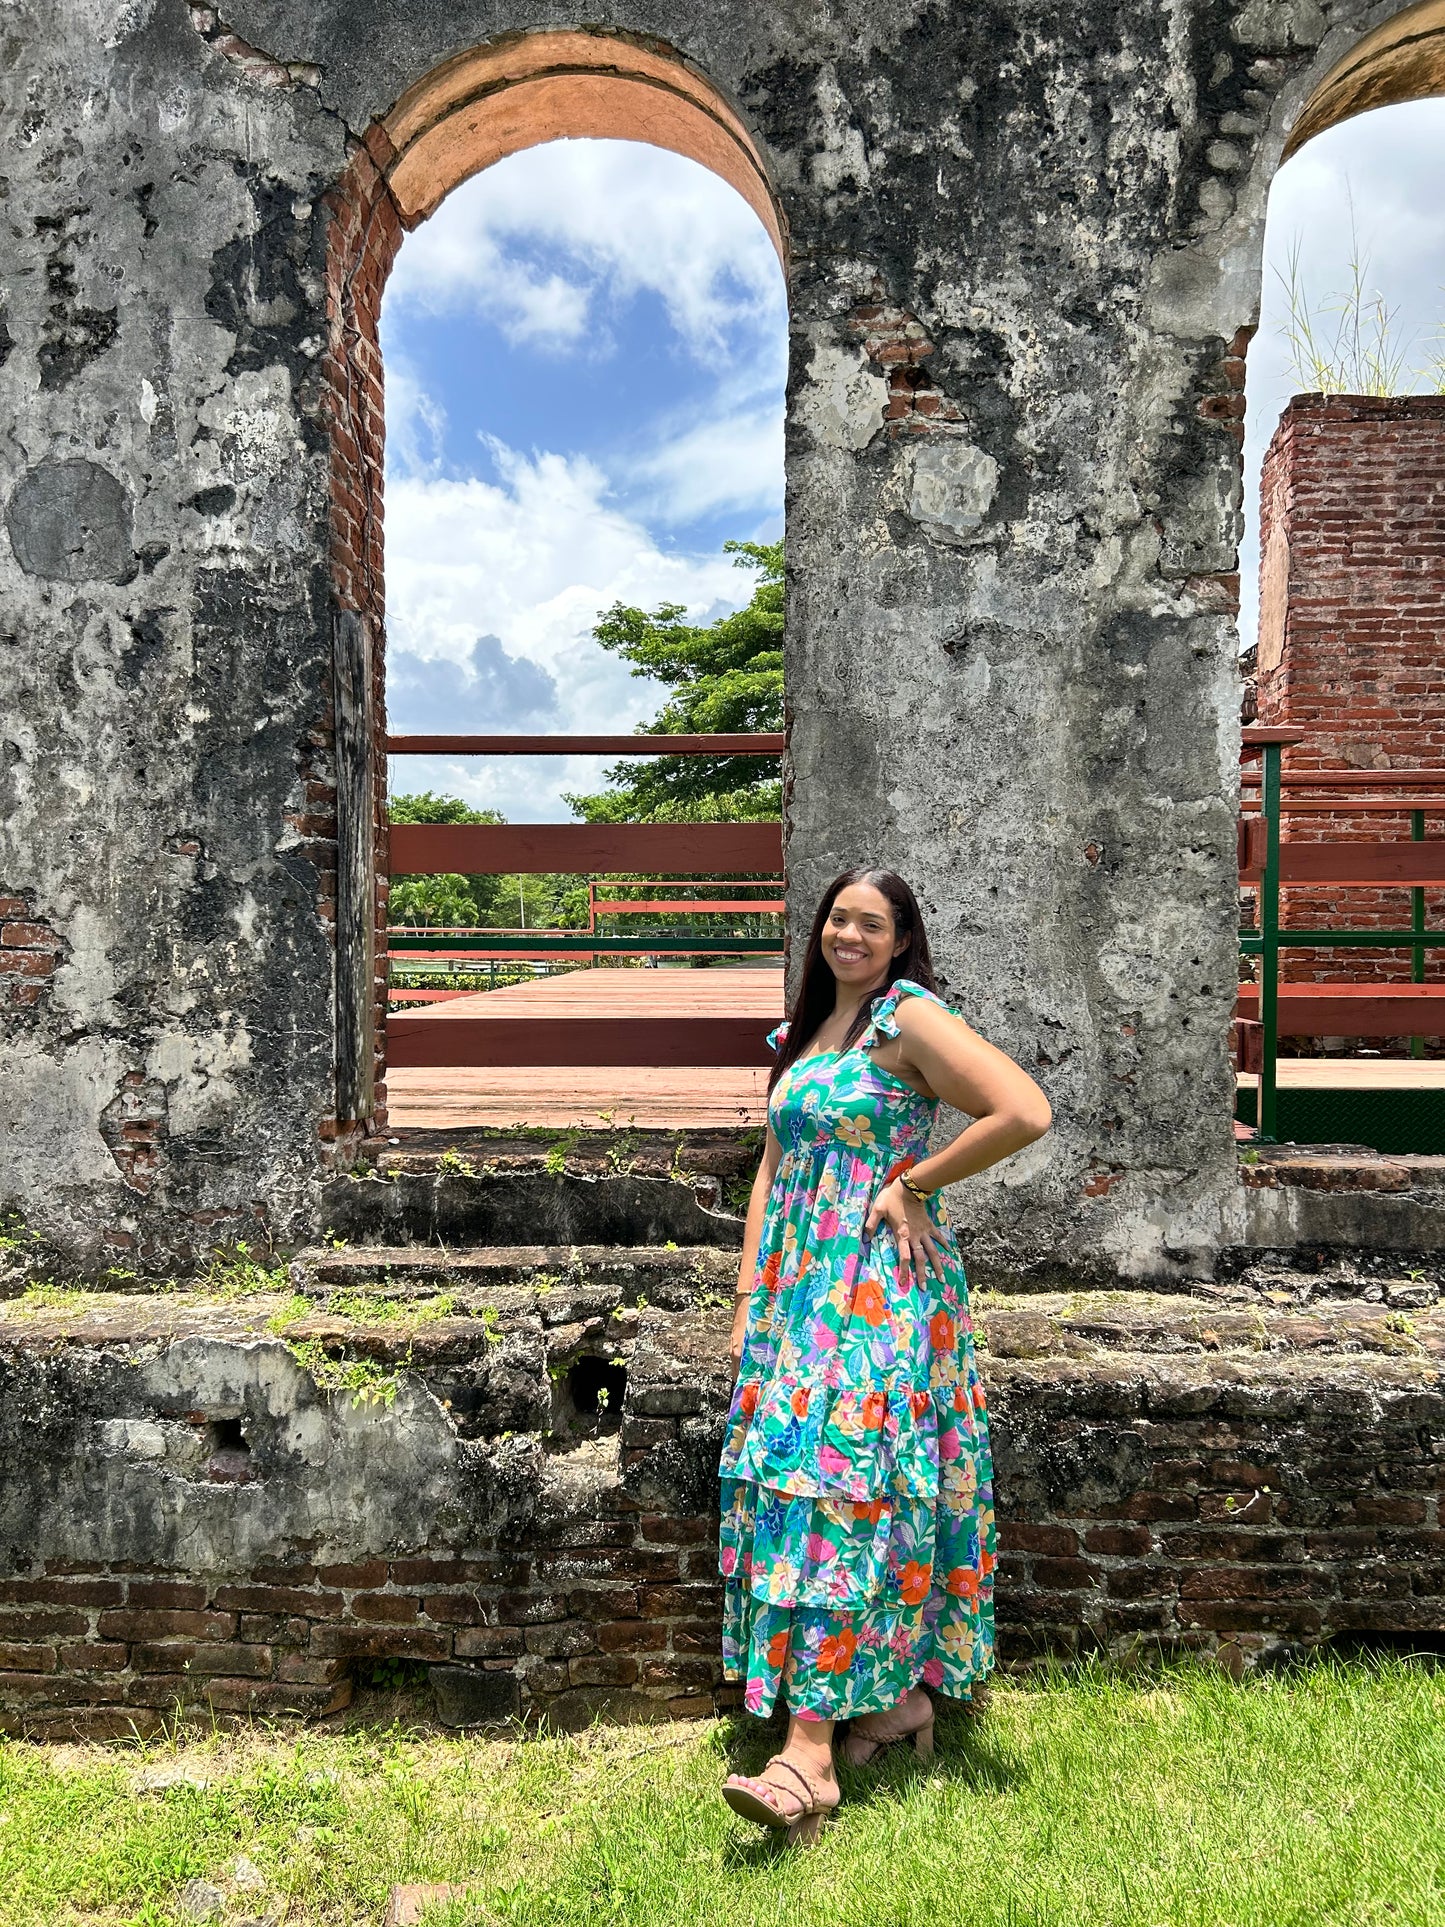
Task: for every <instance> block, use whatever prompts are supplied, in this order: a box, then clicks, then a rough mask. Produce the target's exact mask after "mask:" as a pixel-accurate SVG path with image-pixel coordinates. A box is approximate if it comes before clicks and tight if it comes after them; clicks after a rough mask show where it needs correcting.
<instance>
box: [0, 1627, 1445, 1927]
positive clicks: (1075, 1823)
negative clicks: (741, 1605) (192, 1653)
mask: <svg viewBox="0 0 1445 1927" xmlns="http://www.w3.org/2000/svg"><path fill="white" fill-rule="evenodd" d="M771 1739H772V1736H771V1735H770V1734H768V1733H767V1732H765V1731H764V1730H763V1729H760V1728H759V1727H758V1726H757V1725H756V1723H755V1722H752V1721H740V1722H737V1723H736V1724H734V1723H728V1722H723V1723H717V1724H707V1725H689V1726H674V1727H661V1728H658V1727H650V1728H638V1727H634V1728H630V1729H618V1728H612V1729H606V1728H599V1729H595V1730H594V1731H593V1732H591V1733H588V1734H585V1735H583V1736H581V1737H578V1738H555V1739H553V1738H543V1739H537V1738H523V1737H518V1738H513V1739H507V1738H503V1739H489V1740H459V1739H455V1738H443V1737H440V1736H439V1735H438V1734H437V1733H436V1732H435V1731H433V1730H429V1729H427V1728H426V1727H425V1726H424V1725H422V1724H420V1723H418V1724H416V1725H415V1726H408V1725H407V1724H405V1723H396V1724H392V1725H390V1726H387V1727H384V1728H382V1727H375V1726H373V1727H370V1728H367V1727H364V1726H356V1725H353V1726H352V1728H351V1729H350V1730H347V1731H317V1730H313V1731H310V1732H302V1731H297V1730H295V1729H289V1730H284V1731H282V1730H277V1729H261V1728H253V1729H250V1730H247V1731H245V1732H241V1733H223V1734H219V1733H218V1734H216V1735H213V1736H209V1737H205V1738H201V1739H195V1738H190V1739H186V1740H183V1741H181V1742H179V1743H177V1744H174V1745H169V1744H168V1745H158V1744H156V1743H154V1742H152V1743H151V1744H148V1745H139V1744H137V1745H132V1746H124V1745H121V1746H73V1747H63V1748H62V1747H56V1748H44V1747H39V1746H29V1745H23V1744H19V1743H15V1742H3V1741H0V1922H3V1923H4V1927H42V1923H43V1927H66V1924H68V1923H78V1922H87V1923H90V1922H95V1923H100V1922H104V1923H106V1924H107V1927H120V1924H121V1923H135V1924H136V1927H160V1923H167V1927H169V1923H171V1922H174V1921H176V1920H178V1919H180V1918H182V1916H181V1914H180V1913H179V1911H178V1896H179V1894H180V1890H181V1888H182V1887H183V1885H184V1883H185V1882H186V1881H187V1880H190V1879H195V1878H200V1879H204V1880H207V1881H209V1882H212V1883H213V1884H214V1885H215V1886H217V1887H219V1888H220V1889H222V1891H223V1892H224V1893H225V1895H226V1907H225V1910H224V1911H223V1912H222V1913H220V1914H218V1915H217V1916H216V1919H217V1920H218V1921H221V1920H227V1921H232V1922H234V1921H238V1920H241V1919H247V1918H255V1917H258V1916H259V1917H263V1918H264V1917H265V1916H267V1915H272V1916H274V1917H275V1918H277V1919H279V1920H283V1921H285V1922H286V1923H287V1927H299V1924H300V1923H304V1924H305V1927H342V1923H347V1924H348V1927H349V1924H350V1923H362V1922H365V1923H368V1927H374V1923H376V1922H377V1921H379V1919H380V1917H381V1910H382V1907H383V1905H384V1903H385V1899H386V1893H387V1889H388V1888H389V1887H390V1886H391V1884H392V1882H393V1881H399V1880H401V1881H424V1880H436V1881H443V1880H452V1881H456V1880H461V1879H467V1880H469V1881H470V1882H472V1883H473V1888H474V1892H475V1903H474V1904H471V1905H469V1906H466V1907H454V1908H451V1909H450V1910H447V1911H445V1912H442V1913H439V1914H438V1915H437V1916H436V1920H437V1922H438V1927H440V1924H441V1923H442V1922H446V1923H448V1927H453V1923H455V1927H461V1923H463V1922H484V1921H506V1922H510V1923H517V1924H518V1927H523V1924H525V1927H544V1923H545V1927H562V1924H563V1923H566V1924H567V1927H587V1923H601V1922H607V1923H626V1927H682V1924H683V1923H689V1927H691V1924H692V1923H696V1924H697V1927H714V1923H716V1927H754V1923H787V1927H793V1923H807V1927H812V1924H813V1923H816V1924H817V1927H904V1924H905V1923H906V1924H907V1927H931V1924H932V1923H946V1927H955V1924H962V1923H967V1927H1294V1924H1295V1923H1298V1927H1326V1924H1327V1923H1334V1922H1338V1923H1341V1927H1344V1924H1345V1923H1348V1927H1374V1924H1375V1923H1380V1927H1386V1924H1388V1927H1416V1924H1417V1923H1420V1924H1423V1923H1426V1922H1429V1923H1441V1924H1442V1927H1445V1674H1437V1673H1431V1672H1428V1671H1423V1670H1420V1669H1418V1668H1412V1667H1410V1666H1408V1665H1405V1664H1385V1665H1381V1666H1372V1667H1363V1666H1339V1667H1335V1666H1322V1667H1320V1668H1318V1669H1313V1670H1310V1671H1307V1672H1304V1673H1300V1674H1297V1675H1295V1676H1293V1677H1290V1678H1284V1679H1279V1678H1276V1679H1270V1680H1257V1681H1248V1682H1246V1683H1244V1684H1242V1685H1235V1684H1233V1683H1232V1682H1230V1681H1229V1680H1228V1679H1226V1678H1225V1677H1224V1676H1223V1675H1222V1674H1221V1673H1217V1672H1214V1671H1210V1670H1204V1669H1200V1670H1197V1671H1195V1670H1182V1671H1171V1672H1168V1673H1165V1674H1163V1675H1161V1676H1156V1677H1153V1678H1148V1679H1142V1678H1140V1677H1139V1676H1137V1675H1135V1676H1121V1675H1119V1674H1117V1673H1111V1672H1109V1671H1107V1670H1102V1669H1101V1670H1097V1671H1095V1670H1084V1671H1081V1672H1072V1673H1060V1674H1056V1675H1054V1676H1053V1677H1051V1678H1047V1679H1039V1680H1035V1681H1030V1682H1004V1683H1003V1684H1001V1685H999V1686H998V1687H997V1688H996V1690H995V1693H994V1697H993V1704H992V1708H991V1710H990V1712H989V1715H988V1717H987V1719H986V1720H984V1721H983V1722H982V1723H981V1724H979V1725H977V1726H975V1725H974V1724H972V1723H971V1722H967V1721H964V1720H961V1719H957V1718H955V1719H953V1720H950V1721H948V1722H947V1724H946V1726H945V1724H944V1722H943V1721H942V1719H941V1720H940V1736H939V1752H938V1757H937V1759H936V1760H935V1762H934V1764H933V1765H932V1767H930V1768H919V1767H918V1766H916V1765H915V1764H914V1762H913V1760H912V1756H911V1755H907V1756H904V1755H900V1754H895V1755H893V1756H891V1757H890V1759H889V1762H888V1764H887V1765H886V1766H885V1767H884V1768H882V1769H881V1770H876V1769H875V1770H873V1771H871V1772H869V1773H867V1774H856V1775H847V1776H845V1779H844V1790H845V1795H846V1796H847V1799H846V1804H845V1807H844V1809H843V1814H842V1818H841V1819H840V1821H839V1822H838V1823H837V1824H836V1825H835V1826H834V1827H832V1828H831V1829H830V1830H829V1832H828V1833H827V1834H825V1836H824V1844H823V1845H822V1846H821V1847H820V1848H818V1849H817V1850H816V1851H814V1852H812V1853H794V1854H788V1853H785V1852H780V1851H779V1850H778V1849H777V1848H776V1847H775V1846H774V1845H773V1843H772V1841H771V1839H770V1838H769V1837H767V1836H764V1835H762V1834H760V1833H759V1832H757V1831H756V1830H754V1829H751V1828H749V1827H747V1826H745V1825H744V1823H743V1822H741V1821H739V1820H737V1819H736V1818H734V1817H733V1815H731V1814H730V1813H729V1812H728V1811H727V1809H726V1808H725V1807H724V1806H723V1804H722V1802H721V1801H720V1800H719V1799H718V1797H717V1793H716V1788H717V1785H718V1782H719V1781H720V1780H721V1778H722V1777H723V1775H724V1773H726V1772H727V1771H729V1770H730V1768H731V1766H733V1765H739V1764H741V1765H751V1766H754V1767H755V1766H757V1765H759V1764H760V1763H761V1761H762V1759H763V1757H764V1756H765V1754H766V1753H767V1752H768V1751H770V1750H771V1745H770V1740H771ZM238 1857H239V1867H238ZM247 1863H249V1864H247ZM238 1871H239V1874H240V1884H238V1882H237V1878H236V1876H237V1873H238ZM247 1882H249V1883H250V1884H249V1885H248V1884H246V1883H247Z"/></svg>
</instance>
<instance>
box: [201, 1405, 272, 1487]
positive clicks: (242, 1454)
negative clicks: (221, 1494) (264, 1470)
mask: <svg viewBox="0 0 1445 1927" xmlns="http://www.w3.org/2000/svg"><path fill="white" fill-rule="evenodd" d="M207 1432H208V1434H209V1437H208V1441H207V1442H208V1444H209V1446H210V1453H209V1456H208V1457H207V1459H206V1477H207V1478H208V1479H209V1480H210V1481H211V1483H212V1484H213V1485H251V1484H253V1483H254V1482H255V1480H256V1478H257V1477H258V1476H259V1475H258V1474H257V1471H256V1468H255V1466H254V1464H253V1463H252V1459H251V1446H250V1442H249V1440H248V1439H247V1437H246V1434H245V1432H244V1431H243V1430H242V1427H241V1421H240V1419H238V1418H218V1419H211V1420H210V1421H209V1423H208V1426H207Z"/></svg>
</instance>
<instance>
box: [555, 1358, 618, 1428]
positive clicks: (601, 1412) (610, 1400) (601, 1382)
mask: <svg viewBox="0 0 1445 1927" xmlns="http://www.w3.org/2000/svg"><path fill="white" fill-rule="evenodd" d="M567 1390H568V1392H569V1393H570V1395H571V1399H572V1403H573V1405H574V1406H575V1407H576V1409H577V1411H578V1412H579V1413H580V1414H581V1415H582V1417H584V1418H603V1419H605V1418H608V1417H613V1418H616V1419H617V1420H618V1422H619V1423H620V1422H621V1418H622V1401H623V1399H624V1398H625V1397H626V1395H627V1367H626V1366H625V1365H617V1364H614V1363H613V1362H612V1360H611V1359H608V1358H579V1359H578V1360H577V1363H576V1364H575V1365H574V1366H573V1367H572V1369H571V1371H569V1372H568V1374H567Z"/></svg>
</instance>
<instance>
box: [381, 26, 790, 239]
mask: <svg viewBox="0 0 1445 1927" xmlns="http://www.w3.org/2000/svg"><path fill="white" fill-rule="evenodd" d="M381 126H382V128H383V129H384V130H385V133H386V137H387V140H388V142H389V143H390V145H391V149H392V158H391V160H390V161H389V163H388V165H387V168H386V175H387V182H388V185H389V187H390V190H391V193H392V196H393V198H394V199H395V202H396V206H397V212H398V214H399V215H400V218H401V220H402V223H403V225H404V226H406V227H407V228H412V227H415V226H416V225H417V224H418V222H420V221H424V220H425V219H426V217H427V215H429V214H431V213H434V212H435V210H436V208H437V207H438V206H439V205H440V203H441V202H442V200H443V199H444V198H445V197H446V196H447V195H448V194H449V193H450V192H451V190H452V189H453V188H454V187H457V186H458V185H460V183H461V182H462V181H464V180H467V179H469V178H470V176H471V175H473V174H476V173H478V172H480V170H481V169H482V168H484V167H490V166H491V165H492V164H493V163H494V162H495V161H499V160H503V159H505V157H506V156H507V155H509V154H515V153H519V152H520V151H521V150H522V149H523V148H527V147H536V146H538V145H540V144H541V143H542V142H543V141H549V140H558V139H573V140H576V139H582V138H592V139H612V140H635V141H645V142H647V143H649V144H650V145H651V146H654V147H665V148H670V149H671V150H672V152H673V153H676V154H682V155H685V156H686V157H687V158H688V159H689V160H694V161H698V162H700V163H701V164H702V166H704V167H707V168H710V169H711V170H712V172H713V173H714V174H718V175H720V176H721V177H722V179H723V180H725V181H727V182H728V183H729V185H730V186H732V187H734V188H736V189H737V191H738V193H739V194H741V195H742V197H743V199H744V200H745V201H747V203H748V204H749V206H750V207H751V208H752V209H753V212H754V213H755V214H756V215H757V217H758V219H759V220H760V221H761V222H762V224H763V226H764V227H765V228H766V229H767V231H768V234H769V236H770V238H771V240H772V243H773V245H774V247H775V248H776V249H777V250H778V255H779V258H780V259H781V258H783V257H784V254H785V247H784V239H783V226H782V218H781V215H780V213H779V210H778V205H777V202H776V200H775V198H774V196H773V191H772V188H771V187H770V185H769V183H768V178H767V173H766V170H765V168H764V166H763V162H762V157H761V155H760V154H759V152H758V149H757V147H756V145H755V143H754V141H753V139H752V137H751V135H750V134H749V133H748V130H747V128H746V127H745V126H744V125H743V123H742V121H741V120H740V119H739V117H738V115H737V114H736V112H735V111H734V110H733V108H732V107H730V106H729V105H728V103H727V102H726V101H725V100H724V99H723V97H722V96H721V95H720V94H719V93H718V92H717V90H716V89H715V88H714V87H712V86H711V85H710V84H709V83H708V82H707V81H705V80H704V79H703V78H702V76H701V75H700V74H698V73H697V72H696V71H695V69H693V68H692V67H690V66H689V65H688V64H687V62H686V61H684V60H683V59H681V58H680V57H679V56H678V55H677V54H675V53H673V52H672V51H671V50H667V49H662V48H660V47H659V46H657V45H656V44H655V43H646V42H643V41H640V40H637V39H634V38H630V37H627V36H623V35H619V34H613V33H535V34H520V35H514V36H512V37H511V38H509V39H507V40H504V41H500V42H494V43H492V44H491V45H489V46H485V47H477V48H473V49H471V50H470V51H469V52H467V53H464V54H459V55H458V56H457V57H456V58H455V59H454V60H451V61H448V62H447V63H446V64H445V65H444V66H441V67H438V68H437V69H436V70H435V71H434V72H433V73H431V74H428V75H427V77H426V79H425V80H422V81H419V82H418V83H417V85H416V86H414V87H411V88H408V90H407V91H406V93H404V94H403V95H402V97H401V99H400V100H399V101H398V102H397V103H396V106H395V107H393V108H392V110H391V112H390V113H389V114H387V115H386V116H385V117H384V118H383V120H382V122H381Z"/></svg>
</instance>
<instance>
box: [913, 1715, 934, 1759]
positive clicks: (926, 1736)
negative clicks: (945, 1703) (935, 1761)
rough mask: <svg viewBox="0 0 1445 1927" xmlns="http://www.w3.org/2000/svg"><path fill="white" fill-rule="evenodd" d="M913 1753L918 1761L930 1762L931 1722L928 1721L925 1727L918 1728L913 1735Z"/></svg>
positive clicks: (931, 1756)
mask: <svg viewBox="0 0 1445 1927" xmlns="http://www.w3.org/2000/svg"><path fill="white" fill-rule="evenodd" d="M913 1751H914V1752H915V1753H916V1754H917V1755H918V1757H919V1759H920V1760H931V1759H932V1758H933V1721H932V1720H929V1721H928V1723H927V1724H926V1725H924V1726H920V1727H919V1729H918V1731H917V1732H916V1733H915V1734H914V1735H913Z"/></svg>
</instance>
